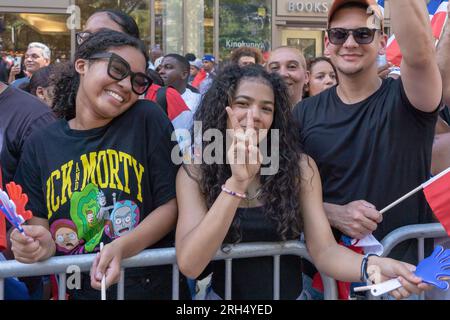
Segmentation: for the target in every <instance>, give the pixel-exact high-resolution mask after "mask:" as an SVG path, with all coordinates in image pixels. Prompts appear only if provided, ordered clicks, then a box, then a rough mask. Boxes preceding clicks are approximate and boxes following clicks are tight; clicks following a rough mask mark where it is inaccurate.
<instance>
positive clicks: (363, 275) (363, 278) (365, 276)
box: [360, 253, 378, 282]
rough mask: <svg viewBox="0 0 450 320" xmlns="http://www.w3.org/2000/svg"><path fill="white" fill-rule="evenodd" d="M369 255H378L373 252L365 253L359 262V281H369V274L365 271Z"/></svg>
mask: <svg viewBox="0 0 450 320" xmlns="http://www.w3.org/2000/svg"><path fill="white" fill-rule="evenodd" d="M371 256H377V257H378V255H377V254H375V253H367V254H366V255H365V256H364V258H363V260H362V262H361V278H360V280H361V282H367V281H369V274H368V273H367V264H368V262H369V257H371Z"/></svg>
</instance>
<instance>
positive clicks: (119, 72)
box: [89, 52, 153, 95]
mask: <svg viewBox="0 0 450 320" xmlns="http://www.w3.org/2000/svg"><path fill="white" fill-rule="evenodd" d="M96 59H109V62H108V75H109V76H110V77H111V78H113V79H114V80H118V81H121V80H123V79H125V78H126V77H128V76H130V77H131V88H132V90H133V92H134V93H136V94H137V95H141V94H144V93H145V92H146V91H147V89H148V88H149V87H150V86H151V85H152V83H153V81H152V79H150V78H149V77H148V76H147V75H146V74H145V73H142V72H136V73H134V72H132V71H131V68H130V65H129V64H128V62H126V61H125V60H124V59H123V58H122V57H121V56H119V55H117V54H115V53H112V52H104V53H97V54H94V55H92V56H91V57H89V60H96Z"/></svg>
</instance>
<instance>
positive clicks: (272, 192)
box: [185, 64, 303, 242]
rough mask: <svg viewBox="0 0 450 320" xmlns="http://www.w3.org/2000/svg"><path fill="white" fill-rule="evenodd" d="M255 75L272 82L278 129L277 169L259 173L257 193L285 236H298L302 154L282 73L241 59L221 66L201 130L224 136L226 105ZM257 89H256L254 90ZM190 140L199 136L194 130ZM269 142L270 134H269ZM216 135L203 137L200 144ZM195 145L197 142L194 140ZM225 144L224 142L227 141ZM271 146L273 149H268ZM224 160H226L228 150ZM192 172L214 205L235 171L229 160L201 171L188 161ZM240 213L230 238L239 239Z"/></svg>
mask: <svg viewBox="0 0 450 320" xmlns="http://www.w3.org/2000/svg"><path fill="white" fill-rule="evenodd" d="M244 80H250V81H257V82H260V83H263V84H266V85H268V86H269V87H270V88H271V89H272V90H273V94H274V101H275V110H274V115H273V123H272V126H271V128H270V129H271V130H272V129H278V130H279V131H278V132H279V170H278V172H277V173H276V174H274V175H268V176H261V177H260V179H261V193H260V196H259V197H258V198H259V199H261V201H262V202H263V204H264V209H265V210H264V212H265V214H266V215H267V217H268V218H269V219H271V220H273V221H275V222H276V224H277V231H278V234H279V236H280V238H281V239H282V240H286V239H293V238H296V237H298V235H299V233H300V232H301V230H302V229H303V222H302V218H301V215H300V204H299V190H300V189H299V188H300V179H301V172H300V165H299V164H300V159H301V157H302V151H301V147H300V144H299V142H298V141H300V137H299V130H298V128H297V126H296V123H295V121H294V119H293V116H292V113H291V105H290V102H289V96H288V93H287V87H286V85H285V83H284V81H283V79H282V78H281V77H280V76H279V75H278V74H276V73H271V74H269V73H268V72H267V71H266V70H264V68H263V67H262V66H260V65H249V66H245V67H243V68H240V67H239V66H238V65H234V64H232V65H229V66H227V67H226V68H224V69H223V71H221V72H219V74H218V75H217V77H216V78H215V80H214V82H213V84H212V86H211V88H210V89H209V90H208V91H207V92H206V94H205V95H204V97H203V99H202V102H201V103H200V106H199V107H198V110H197V112H196V113H195V116H194V120H195V121H201V123H202V132H201V134H202V135H203V133H204V132H206V131H207V130H209V129H217V130H219V131H221V132H222V134H223V136H226V129H227V113H226V110H225V108H226V107H227V106H230V103H231V102H232V101H230V100H232V99H234V97H235V95H236V90H237V89H238V86H239V84H240V83H241V81H244ZM256 94H257V93H256ZM191 136H192V141H198V138H196V137H195V136H194V132H193V130H192V133H191ZM196 139H197V140H196ZM267 139H268V146H269V147H270V145H271V142H270V139H271V134H270V132H269V134H268V136H267ZM214 142H215V141H202V142H201V143H202V150H205V149H206V147H207V146H208V145H209V144H211V143H214ZM195 147H197V146H195ZM223 148H224V150H226V142H225V141H224V145H223ZM270 152H272V151H270ZM223 157H224V159H221V160H222V163H227V161H226V154H225V153H224V155H223ZM185 168H186V170H187V172H188V174H189V175H190V176H191V177H193V178H194V179H195V180H197V182H198V183H199V185H200V189H201V191H202V193H203V195H204V197H205V199H206V206H207V208H211V207H212V205H213V203H214V201H216V199H217V197H218V196H219V194H220V193H221V191H222V190H221V186H222V185H223V184H225V181H226V180H227V179H228V178H229V177H230V176H231V168H230V166H229V165H228V164H218V163H213V164H206V163H203V164H200V165H199V167H198V174H197V173H196V172H193V171H192V170H189V167H187V166H186V167H185ZM239 224H240V223H239V218H235V219H234V221H233V223H232V225H231V228H230V233H229V234H228V236H227V238H226V241H227V242H239V241H240V240H241V234H240V227H239Z"/></svg>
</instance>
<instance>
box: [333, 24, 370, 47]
mask: <svg viewBox="0 0 450 320" xmlns="http://www.w3.org/2000/svg"><path fill="white" fill-rule="evenodd" d="M378 30H379V29H370V28H366V27H363V28H357V29H344V28H330V29H328V30H327V33H328V40H329V41H330V42H331V43H332V44H335V45H341V44H344V43H345V41H347V39H348V37H349V36H350V34H351V35H353V39H355V41H356V43H358V44H369V43H371V42H372V41H373V38H374V36H375V32H377V31H378Z"/></svg>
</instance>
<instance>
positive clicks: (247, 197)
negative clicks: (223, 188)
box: [245, 188, 262, 201]
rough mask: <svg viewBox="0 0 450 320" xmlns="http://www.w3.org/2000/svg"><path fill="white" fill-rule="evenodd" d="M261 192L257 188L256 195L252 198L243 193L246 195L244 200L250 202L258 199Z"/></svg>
mask: <svg viewBox="0 0 450 320" xmlns="http://www.w3.org/2000/svg"><path fill="white" fill-rule="evenodd" d="M261 192H262V189H261V188H258V191H257V192H256V194H255V195H254V196H250V195H249V194H248V193H247V192H246V193H245V194H246V198H245V199H246V200H247V201H252V200H255V199H257V198H258V197H259V195H260V194H261Z"/></svg>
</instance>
